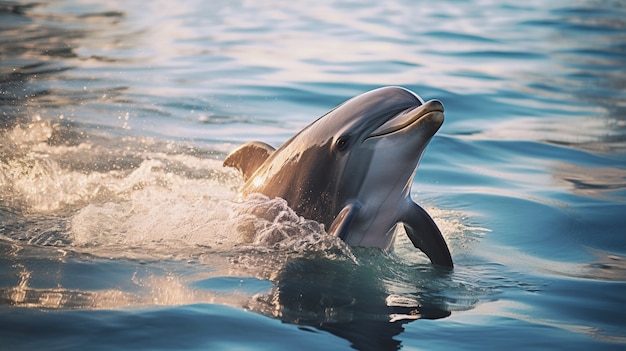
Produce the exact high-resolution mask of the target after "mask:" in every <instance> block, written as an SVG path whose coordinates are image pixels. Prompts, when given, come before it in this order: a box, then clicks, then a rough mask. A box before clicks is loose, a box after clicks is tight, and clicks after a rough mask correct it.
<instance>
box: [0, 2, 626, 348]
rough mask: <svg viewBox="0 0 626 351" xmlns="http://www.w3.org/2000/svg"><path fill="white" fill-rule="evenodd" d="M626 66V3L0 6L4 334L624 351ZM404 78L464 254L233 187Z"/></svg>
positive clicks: (59, 343)
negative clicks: (253, 165)
mask: <svg viewBox="0 0 626 351" xmlns="http://www.w3.org/2000/svg"><path fill="white" fill-rule="evenodd" d="M625 67H626V6H625V5H624V2H622V1H591V0H583V1H577V2H573V1H550V2H546V1H525V2H519V1H501V2H492V1H482V0H473V1H472V0H468V1H452V0H451V1H444V2H418V1H402V0H392V1H385V2H375V1H362V2H351V1H315V2H296V1H291V2H286V1H256V2H252V1H209V2H207V1H185V2H168V1H150V2H143V1H142V2H129V1H106V2H104V1H103V2H98V3H94V2H91V1H78V0H77V1H69V0H68V1H65V0H58V1H48V2H42V3H37V2H25V1H16V2H6V1H1V2H0V134H1V136H0V201H1V202H0V349H2V350H33V349H42V350H99V349H103V350H112V349H118V350H125V349H127V350H142V349H145V350H174V349H176V350H178V349H194V350H207V349H211V350H214V349H224V350H229V349H233V350H235V349H236V350H279V349H284V350H293V349H298V350H320V349H333V350H348V349H359V350H396V349H403V350H416V349H419V350H448V349H476V350H486V349H496V350H500V349H531V348H532V349H537V350H538V349H549V350H554V349H567V350H589V349H594V350H595V349H606V350H610V349H614V350H618V349H624V348H625V347H626V308H625V306H626V238H625V234H626V232H625V229H624V228H625V227H626V216H625V215H626V70H625V69H624V68H625ZM385 85H400V86H404V87H406V88H409V89H411V90H413V91H414V92H416V93H418V94H419V95H420V96H422V97H423V98H424V99H425V100H428V99H434V98H436V99H439V100H441V101H442V102H443V103H444V105H445V108H446V112H445V115H446V121H445V123H444V125H443V127H442V129H441V130H440V131H439V133H438V134H437V135H436V136H435V137H434V139H433V140H432V142H431V144H430V145H429V147H428V149H427V151H426V153H425V155H424V158H423V160H422V163H421V165H420V167H419V169H418V172H417V177H416V179H415V183H414V186H413V194H412V196H413V198H414V199H415V201H417V202H418V203H420V204H421V205H423V206H424V207H425V208H426V209H427V210H428V211H429V213H430V214H431V215H432V216H433V218H434V219H435V221H436V222H437V224H438V225H439V227H440V228H441V230H442V232H443V234H444V236H445V237H446V240H447V241H448V243H449V245H450V250H451V253H452V257H453V259H454V261H455V268H454V270H453V271H452V272H446V271H441V270H439V269H438V268H436V267H433V266H432V265H430V264H429V262H428V260H427V259H426V258H425V257H424V256H423V255H421V254H420V253H419V252H417V251H416V250H415V249H413V248H412V245H411V243H410V242H409V241H408V240H407V239H406V238H404V237H403V236H402V235H400V236H399V240H398V242H397V243H396V247H395V250H394V252H393V253H391V254H386V253H383V252H379V251H377V250H373V249H362V248H349V247H346V246H345V245H343V244H342V243H341V242H340V241H339V242H338V241H337V240H334V238H328V237H325V236H324V233H323V230H322V229H321V228H320V226H319V225H318V224H317V223H315V222H312V221H310V220H308V219H304V218H301V217H299V216H298V215H297V214H295V213H293V211H291V210H290V209H289V208H288V207H286V206H285V204H284V203H283V202H281V201H280V200H271V199H265V198H260V197H258V198H252V199H248V201H246V202H243V203H237V202H234V201H233V200H234V199H235V197H236V192H237V188H238V187H239V186H240V185H241V179H240V178H239V176H238V175H237V174H236V173H235V172H234V171H232V170H229V169H226V168H223V167H222V166H221V160H223V159H224V157H225V156H226V155H227V154H228V153H229V152H230V151H232V150H234V149H235V148H236V147H237V146H239V145H240V144H241V143H243V142H246V141H250V140H261V141H265V142H268V143H270V144H272V145H274V146H279V145H280V144H281V143H282V142H284V141H285V140H287V138H289V137H290V136H291V135H293V134H294V133H296V132H297V131H299V130H300V129H301V128H303V127H304V126H306V125H307V124H308V123H310V122H311V121H313V120H314V119H315V118H317V117H318V116H320V115H322V114H323V113H325V112H326V111H328V110H329V109H331V108H333V107H334V106H336V105H337V104H339V103H341V102H343V101H345V100H346V99H349V98H351V97H353V96H356V95H358V94H361V93H363V92H366V91H368V90H370V89H374V88H377V87H380V86H385ZM321 171H323V170H321ZM250 229H252V230H250Z"/></svg>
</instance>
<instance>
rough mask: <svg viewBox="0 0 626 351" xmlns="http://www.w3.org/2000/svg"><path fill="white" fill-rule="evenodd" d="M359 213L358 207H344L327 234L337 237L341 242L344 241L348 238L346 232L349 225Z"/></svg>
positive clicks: (352, 205) (353, 205) (351, 205)
mask: <svg viewBox="0 0 626 351" xmlns="http://www.w3.org/2000/svg"><path fill="white" fill-rule="evenodd" d="M358 213H359V206H357V205H355V204H349V205H347V206H346V207H344V208H343V209H342V210H341V212H339V214H338V215H337V217H336V218H335V220H334V221H333V224H331V225H330V228H329V229H328V234H330V235H334V236H338V237H339V238H340V239H341V240H343V241H345V240H346V238H347V237H348V231H349V230H350V224H352V221H353V220H354V218H356V215H357V214H358Z"/></svg>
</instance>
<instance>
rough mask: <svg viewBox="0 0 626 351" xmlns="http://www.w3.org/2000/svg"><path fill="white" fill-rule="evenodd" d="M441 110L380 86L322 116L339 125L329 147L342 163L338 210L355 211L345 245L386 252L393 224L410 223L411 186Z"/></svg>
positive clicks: (396, 89) (397, 89) (440, 119)
mask: <svg viewBox="0 0 626 351" xmlns="http://www.w3.org/2000/svg"><path fill="white" fill-rule="evenodd" d="M443 110H444V108H443V105H442V103H441V102H439V101H437V100H431V101H428V102H426V103H424V102H423V100H422V99H421V98H420V97H419V96H417V95H415V94H414V93H412V92H411V91H409V90H406V89H403V88H400V87H385V88H380V89H377V90H373V91H371V92H369V93H366V94H363V95H360V96H358V97H356V98H354V99H352V100H349V101H347V102H346V103H345V104H343V105H340V106H339V107H338V108H336V109H335V110H333V111H331V112H330V113H329V114H327V115H326V116H324V117H323V118H332V119H333V120H332V122H330V121H329V122H328V123H336V124H337V126H338V127H337V129H336V131H335V132H334V133H333V143H331V144H330V145H329V147H330V148H331V150H330V152H332V153H334V155H335V160H336V162H337V163H338V164H341V165H342V167H341V170H339V169H337V171H336V172H337V173H338V179H339V181H338V183H337V187H336V191H337V199H338V203H337V206H338V207H342V208H343V207H345V206H355V207H356V208H358V211H356V212H357V214H356V215H355V216H354V217H353V218H352V220H351V223H350V230H347V231H344V232H342V233H341V235H342V236H344V237H343V239H344V240H345V241H346V242H347V243H348V244H351V245H358V246H372V247H381V248H383V249H389V248H390V247H391V245H392V244H393V241H394V233H395V231H394V230H392V229H393V228H394V226H395V224H396V223H397V222H403V221H405V222H408V221H410V220H411V219H410V218H406V217H407V216H408V214H407V211H410V210H411V208H412V207H413V206H414V205H415V204H414V203H413V202H412V200H411V198H410V192H411V184H412V183H413V178H414V176H415V172H416V170H417V166H418V164H419V162H420V160H421V157H422V154H423V153H424V150H425V148H426V146H427V145H428V143H429V141H430V140H431V139H432V137H433V136H434V135H435V133H436V132H437V131H438V130H439V128H440V127H441V125H442V123H443V120H444V115H443ZM415 206H416V205H415ZM446 250H447V247H446ZM444 251H445V250H444ZM427 254H428V253H427ZM429 257H430V256H429Z"/></svg>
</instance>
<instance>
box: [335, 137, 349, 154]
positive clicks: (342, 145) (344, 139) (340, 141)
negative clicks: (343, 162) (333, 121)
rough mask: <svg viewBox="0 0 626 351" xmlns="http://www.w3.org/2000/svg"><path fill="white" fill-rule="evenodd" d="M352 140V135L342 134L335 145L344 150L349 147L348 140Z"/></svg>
mask: <svg viewBox="0 0 626 351" xmlns="http://www.w3.org/2000/svg"><path fill="white" fill-rule="evenodd" d="M349 140H350V136H348V135H342V136H340V137H339V139H337V141H336V142H335V146H336V147H337V150H339V151H343V150H345V149H346V148H347V147H348V141H349Z"/></svg>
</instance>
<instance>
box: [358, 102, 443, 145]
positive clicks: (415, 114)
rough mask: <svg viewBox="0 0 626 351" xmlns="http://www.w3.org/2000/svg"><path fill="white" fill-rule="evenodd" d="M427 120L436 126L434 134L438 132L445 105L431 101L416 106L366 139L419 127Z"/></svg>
mask: <svg viewBox="0 0 626 351" xmlns="http://www.w3.org/2000/svg"><path fill="white" fill-rule="evenodd" d="M427 120H430V121H432V122H433V124H434V126H435V125H436V128H435V129H434V132H436V131H437V129H439V127H440V126H441V124H442V123H443V104H442V103H441V101H439V100H430V101H427V102H426V103H424V104H423V105H419V106H414V107H411V108H408V109H406V110H404V111H402V112H400V113H399V114H397V115H395V116H394V117H392V118H391V119H390V120H388V121H387V122H385V123H383V124H382V125H381V126H380V127H378V128H376V130H374V131H373V132H372V133H371V134H370V135H369V136H368V137H367V138H366V139H369V138H376V137H381V136H385V135H389V134H392V133H395V132H397V131H400V130H403V129H406V128H409V127H412V126H417V125H418V124H422V122H423V121H427ZM434 132H433V134H434Z"/></svg>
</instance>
